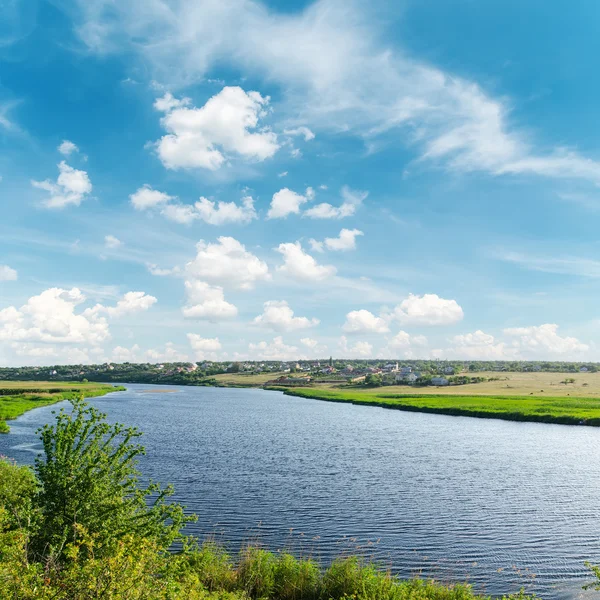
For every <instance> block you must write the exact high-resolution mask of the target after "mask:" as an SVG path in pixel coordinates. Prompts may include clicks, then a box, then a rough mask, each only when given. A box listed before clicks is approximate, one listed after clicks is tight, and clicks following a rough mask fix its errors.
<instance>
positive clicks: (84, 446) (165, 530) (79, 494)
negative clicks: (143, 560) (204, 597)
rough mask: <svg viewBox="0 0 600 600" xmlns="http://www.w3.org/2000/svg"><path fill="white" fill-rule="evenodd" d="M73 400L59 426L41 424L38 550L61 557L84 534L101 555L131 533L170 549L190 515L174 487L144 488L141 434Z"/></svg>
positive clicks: (35, 540) (33, 545) (35, 541)
mask: <svg viewBox="0 0 600 600" xmlns="http://www.w3.org/2000/svg"><path fill="white" fill-rule="evenodd" d="M71 404H72V406H73V410H72V412H66V411H65V410H64V409H62V410H61V411H60V412H59V413H58V414H57V415H56V422H55V424H54V425H50V424H48V425H45V426H44V427H42V428H41V429H40V430H39V432H40V434H41V439H42V443H43V447H44V455H43V456H42V457H39V458H38V459H36V465H35V466H36V471H37V475H38V478H39V481H40V484H41V488H40V493H39V495H38V497H37V499H36V504H37V506H38V507H39V510H40V522H39V527H38V528H36V532H35V534H34V535H33V537H32V543H31V548H32V551H33V552H34V554H35V555H36V556H37V557H38V558H39V557H46V558H51V559H53V560H55V561H59V562H60V561H62V560H63V559H64V558H65V554H64V553H65V548H66V547H67V546H68V545H69V544H72V543H74V542H76V541H77V540H78V538H79V537H81V535H82V533H81V532H85V534H86V535H89V536H92V537H93V539H94V555H95V556H96V557H99V556H102V555H103V553H110V552H112V551H114V547H115V545H116V544H118V542H119V540H121V539H123V538H124V537H126V536H128V535H136V536H139V537H141V538H145V539H147V540H150V541H152V542H153V543H155V544H156V545H157V546H158V547H159V548H162V549H164V550H167V549H168V548H169V546H170V545H171V544H172V543H173V541H175V540H176V539H178V538H179V536H180V530H181V528H182V526H183V525H184V523H185V522H186V521H189V520H191V519H190V518H189V517H185V516H184V513H183V508H182V507H181V506H180V505H179V504H168V503H167V502H166V499H167V498H168V497H169V496H170V495H171V494H172V493H173V489H172V488H171V487H170V486H169V487H167V488H165V489H161V488H160V486H159V485H157V484H154V483H152V482H150V484H149V485H148V486H146V487H143V486H140V484H139V475H140V474H139V472H138V470H137V468H136V464H137V457H138V456H140V455H142V454H144V448H143V446H141V445H139V444H136V443H134V440H136V439H137V438H138V437H140V435H141V433H140V432H139V431H138V430H137V429H135V428H133V427H129V428H126V427H125V426H123V425H120V424H118V423H117V424H115V425H109V424H108V423H107V422H106V415H105V414H103V413H101V412H99V411H98V410H96V409H95V408H93V407H91V406H89V405H88V404H87V403H85V402H84V401H83V399H79V400H73V401H71Z"/></svg>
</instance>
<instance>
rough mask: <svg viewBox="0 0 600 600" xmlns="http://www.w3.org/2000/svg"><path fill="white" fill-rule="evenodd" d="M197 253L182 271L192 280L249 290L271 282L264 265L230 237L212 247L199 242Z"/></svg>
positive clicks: (219, 240)
mask: <svg viewBox="0 0 600 600" xmlns="http://www.w3.org/2000/svg"><path fill="white" fill-rule="evenodd" d="M196 250H197V254H196V257H195V258H194V260H192V261H191V262H189V263H187V265H186V267H185V268H186V273H187V274H188V275H189V276H190V277H192V278H194V279H200V280H202V281H208V282H209V283H213V284H219V285H224V286H232V287H235V288H239V289H243V290H248V289H252V288H253V287H254V285H255V284H256V283H257V282H258V281H267V280H269V279H270V278H271V275H270V273H269V267H268V266H267V264H266V263H265V262H263V261H262V260H260V259H259V258H258V257H257V256H255V255H254V254H252V253H251V252H248V251H247V250H246V248H245V246H244V245H243V244H241V243H240V242H238V241H237V240H236V239H234V238H232V237H225V236H221V237H219V238H218V239H217V242H216V243H212V244H211V243H209V242H205V241H204V240H200V241H199V242H198V243H197V244H196Z"/></svg>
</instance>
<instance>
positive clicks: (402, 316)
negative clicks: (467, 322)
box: [393, 294, 464, 325]
mask: <svg viewBox="0 0 600 600" xmlns="http://www.w3.org/2000/svg"><path fill="white" fill-rule="evenodd" d="M393 316H394V318H396V319H397V320H398V321H399V322H400V323H402V324H406V325H452V324H453V323H458V322H459V321H461V320H462V318H463V317H464V313H463V309H462V308H461V307H460V306H459V304H458V303H457V302H456V300H446V299H445V298H440V297H439V296H438V295H437V294H424V295H423V296H417V295H415V294H410V295H409V296H408V298H405V299H404V300H403V301H402V302H401V303H400V304H398V306H396V308H395V309H394V312H393Z"/></svg>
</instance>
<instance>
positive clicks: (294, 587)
mask: <svg viewBox="0 0 600 600" xmlns="http://www.w3.org/2000/svg"><path fill="white" fill-rule="evenodd" d="M183 556H185V553H184V555H181V557H180V558H181V559H182V560H184V561H185V564H186V565H187V567H188V568H189V569H190V570H191V571H192V572H194V573H195V575H196V577H197V578H198V579H199V581H200V582H201V583H202V585H203V586H204V587H205V588H206V589H207V590H208V591H209V592H213V593H219V592H229V593H236V594H238V597H240V598H249V599H251V600H483V599H484V598H487V597H484V596H479V595H477V594H475V593H474V592H473V589H472V588H471V587H470V586H469V585H465V584H457V585H448V586H446V585H441V584H439V583H436V582H434V581H426V580H423V579H409V580H401V579H399V578H398V577H396V576H394V575H392V574H391V573H390V572H389V571H388V570H383V569H379V568H378V567H377V565H375V564H372V563H369V562H367V561H365V560H364V559H361V558H358V557H355V556H351V557H346V558H339V559H337V560H335V561H333V562H332V563H331V564H330V565H329V566H328V567H327V568H324V569H323V568H321V567H320V565H319V564H318V563H317V562H316V561H314V560H313V559H311V558H296V557H295V556H293V555H291V554H289V553H287V552H280V553H274V552H269V551H268V550H265V549H264V548H261V547H258V546H247V547H245V548H243V549H242V550H241V552H240V553H239V555H238V557H237V560H234V559H233V558H232V557H231V556H230V555H229V554H227V552H226V551H225V550H224V549H223V548H222V547H220V546H218V545H217V544H215V543H214V542H209V543H207V544H204V545H203V546H201V547H199V548H198V549H196V550H195V551H192V552H190V553H188V554H187V556H185V558H183ZM184 570H185V569H184ZM527 597H528V596H526V595H525V594H524V592H519V593H518V594H516V595H513V596H508V597H507V598H521V599H524V598H527Z"/></svg>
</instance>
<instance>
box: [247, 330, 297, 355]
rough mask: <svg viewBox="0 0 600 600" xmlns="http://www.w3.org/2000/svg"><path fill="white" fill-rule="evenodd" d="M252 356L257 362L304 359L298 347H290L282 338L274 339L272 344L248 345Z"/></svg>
mask: <svg viewBox="0 0 600 600" xmlns="http://www.w3.org/2000/svg"><path fill="white" fill-rule="evenodd" d="M248 349H249V350H250V356H252V357H256V360H298V359H302V358H303V357H302V356H301V355H299V354H298V348H297V347H296V346H288V345H286V344H285V343H284V341H283V338H282V337H281V336H277V337H274V338H273V341H272V342H264V341H263V342H258V343H257V344H254V343H252V342H251V343H250V344H248Z"/></svg>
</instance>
